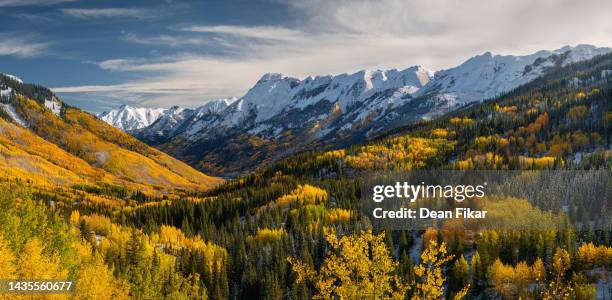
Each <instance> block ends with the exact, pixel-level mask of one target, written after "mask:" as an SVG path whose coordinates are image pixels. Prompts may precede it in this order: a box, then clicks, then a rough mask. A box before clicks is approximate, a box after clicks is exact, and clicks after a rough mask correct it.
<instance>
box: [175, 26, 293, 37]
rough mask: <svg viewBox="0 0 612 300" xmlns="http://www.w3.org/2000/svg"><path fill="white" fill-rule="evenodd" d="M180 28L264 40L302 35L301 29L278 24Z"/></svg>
mask: <svg viewBox="0 0 612 300" xmlns="http://www.w3.org/2000/svg"><path fill="white" fill-rule="evenodd" d="M180 30H181V31H189V32H200V33H213V34H219V35H230V36H234V37H239V38H255V39H266V40H298V39H300V38H301V37H302V36H303V33H302V32H301V31H298V30H294V29H288V28H284V27H278V26H249V27H247V26H227V25H219V26H191V27H184V28H181V29H180Z"/></svg>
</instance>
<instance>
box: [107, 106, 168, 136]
mask: <svg viewBox="0 0 612 300" xmlns="http://www.w3.org/2000/svg"><path fill="white" fill-rule="evenodd" d="M165 112H166V109H163V108H145V107H131V106H128V105H122V106H121V107H119V108H118V109H114V110H111V111H109V112H104V113H102V114H100V115H99V116H98V117H99V118H100V119H101V120H102V121H104V122H106V123H108V124H110V125H113V126H115V127H117V128H119V129H121V130H125V131H128V130H134V129H140V128H144V127H147V126H149V125H151V124H153V122H155V121H157V119H158V118H159V117H161V116H162V115H163V114H164V113H165Z"/></svg>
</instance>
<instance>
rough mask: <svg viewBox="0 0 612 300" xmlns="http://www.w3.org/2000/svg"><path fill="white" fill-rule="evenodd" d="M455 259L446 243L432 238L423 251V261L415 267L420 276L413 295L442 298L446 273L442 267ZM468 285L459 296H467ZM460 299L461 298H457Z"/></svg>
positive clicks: (418, 297)
mask: <svg viewBox="0 0 612 300" xmlns="http://www.w3.org/2000/svg"><path fill="white" fill-rule="evenodd" d="M452 259H453V256H452V255H449V254H448V252H447V250H446V243H445V242H442V243H441V244H440V245H438V241H436V240H435V239H430V240H429V242H428V243H427V248H426V249H425V250H423V252H422V253H421V262H420V263H419V264H418V265H417V266H415V267H414V274H415V275H416V276H417V278H419V280H418V281H417V283H416V285H414V286H415V291H414V294H413V296H412V299H413V300H416V299H419V300H420V299H440V298H442V296H443V294H444V282H445V281H446V279H445V278H444V274H442V269H443V267H444V265H445V264H446V263H448V262H449V261H451V260H452ZM467 289H468V287H465V288H463V289H462V290H461V291H460V292H459V293H458V296H459V297H462V296H465V294H466V293H467ZM457 299H459V298H457Z"/></svg>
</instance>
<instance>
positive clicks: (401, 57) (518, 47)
mask: <svg viewBox="0 0 612 300" xmlns="http://www.w3.org/2000/svg"><path fill="white" fill-rule="evenodd" d="M484 2H485V3H487V4H489V5H483V2H479V1H476V0H466V1H453V0H448V1H446V0H431V1H399V0H379V1H366V0H350V1H349V0H337V1H334V0H329V1H322V0H303V1H282V0H266V1H263V0H260V1H255V0H251V1H247V0H244V1H242V0H240V1H229V0H228V1H176V0H174V1H92V0H81V1H79V0H0V25H1V26H0V72H4V73H9V74H14V75H17V76H19V77H21V78H22V79H24V80H25V81H27V82H34V83H38V84H41V85H44V86H47V87H51V88H53V89H54V90H55V91H56V92H57V93H58V94H59V95H60V97H61V98H62V99H63V100H64V101H66V102H68V103H70V104H73V105H76V106H79V107H82V108H84V109H86V110H90V111H93V112H101V111H103V110H107V109H110V108H114V107H117V106H119V105H121V104H123V103H127V104H130V105H137V106H153V107H160V106H161V107H168V106H172V105H182V106H197V105H202V104H203V103H205V102H206V101H207V100H209V99H214V98H223V97H230V96H241V95H243V94H244V93H245V92H246V91H247V90H248V88H249V87H250V86H252V85H253V84H254V83H255V82H256V81H257V80H258V79H259V77H261V75H262V74H264V73H267V72H281V73H283V74H285V75H287V76H294V77H298V78H303V77H305V76H308V75H324V74H338V73H344V72H354V71H357V70H360V69H364V68H367V69H375V68H406V67H409V66H412V65H423V66H425V67H426V68H429V69H432V70H437V69H440V68H446V67H451V66H454V65H456V64H458V63H460V62H462V61H463V60H465V59H467V58H468V57H470V56H473V55H475V54H479V53H482V52H485V51H493V52H495V53H502V54H524V53H530V52H534V51H537V50H540V49H549V50H550V49H557V48H560V47H561V46H564V45H567V44H570V45H575V44H580V43H587V44H594V45H598V46H610V45H612V22H609V21H608V18H609V15H608V12H609V11H612V4H610V1H600V0H589V1H580V2H579V3H575V2H578V1H568V0H558V1H553V0H543V1H527V0H513V1H503V0H492V1H484Z"/></svg>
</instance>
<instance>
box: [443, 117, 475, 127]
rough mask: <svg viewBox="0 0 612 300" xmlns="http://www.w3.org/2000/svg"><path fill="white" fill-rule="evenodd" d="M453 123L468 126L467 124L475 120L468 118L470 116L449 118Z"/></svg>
mask: <svg viewBox="0 0 612 300" xmlns="http://www.w3.org/2000/svg"><path fill="white" fill-rule="evenodd" d="M448 121H449V122H450V123H451V124H452V125H455V126H466V125H471V124H473V123H474V120H472V119H470V118H468V117H462V118H460V117H454V118H451V119H450V120H448Z"/></svg>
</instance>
